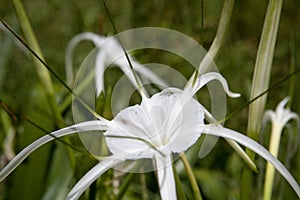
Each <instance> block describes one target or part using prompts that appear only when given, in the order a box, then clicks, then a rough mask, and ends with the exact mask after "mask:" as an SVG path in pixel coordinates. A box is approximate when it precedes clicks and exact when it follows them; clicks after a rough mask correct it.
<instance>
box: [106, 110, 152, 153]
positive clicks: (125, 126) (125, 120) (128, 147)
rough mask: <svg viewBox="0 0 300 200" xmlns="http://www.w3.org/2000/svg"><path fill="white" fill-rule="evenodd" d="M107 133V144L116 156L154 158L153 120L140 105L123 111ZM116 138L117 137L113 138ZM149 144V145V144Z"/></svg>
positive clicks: (111, 123)
mask: <svg viewBox="0 0 300 200" xmlns="http://www.w3.org/2000/svg"><path fill="white" fill-rule="evenodd" d="M109 126H110V128H109V129H108V130H107V132H106V133H105V135H106V136H107V137H106V143H107V146H108V148H109V150H110V151H111V153H112V154H114V155H119V154H124V153H126V154H129V155H128V156H129V157H128V159H139V158H142V157H144V158H152V155H153V153H154V152H156V151H155V150H154V149H152V147H151V145H149V144H150V143H151V142H152V140H151V139H152V138H151V133H152V132H151V131H149V129H150V128H151V120H150V118H149V116H148V115H147V113H146V112H145V110H144V109H142V107H141V106H140V105H135V106H132V107H129V108H126V109H125V110H122V111H121V112H120V113H119V114H118V115H117V116H116V117H115V118H114V120H113V121H111V122H110V125H109ZM112 136H116V137H112ZM146 141H147V142H148V143H149V144H147V142H146Z"/></svg>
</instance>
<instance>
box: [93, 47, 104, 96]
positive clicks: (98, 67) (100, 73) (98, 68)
mask: <svg viewBox="0 0 300 200" xmlns="http://www.w3.org/2000/svg"><path fill="white" fill-rule="evenodd" d="M98 51H99V52H98V53H97V57H96V61H95V82H96V97H98V96H99V95H100V93H101V91H104V71H105V57H106V55H105V53H103V52H102V51H101V50H100V49H99V50H98Z"/></svg>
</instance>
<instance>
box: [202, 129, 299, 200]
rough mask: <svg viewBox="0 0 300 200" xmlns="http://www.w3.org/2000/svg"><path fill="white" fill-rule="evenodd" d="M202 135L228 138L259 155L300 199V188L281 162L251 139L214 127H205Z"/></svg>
mask: <svg viewBox="0 0 300 200" xmlns="http://www.w3.org/2000/svg"><path fill="white" fill-rule="evenodd" d="M204 133H206V134H210V135H215V136H220V137H224V138H228V139H231V140H235V141H237V142H238V143H240V144H242V145H244V146H245V147H247V148H249V149H251V150H252V151H254V152H255V153H257V154H259V155H260V156H261V157H263V158H264V159H266V160H267V161H269V162H270V163H272V165H273V166H274V167H275V168H276V169H277V170H278V172H279V173H280V174H281V175H282V176H283V177H284V178H285V179H286V180H287V181H288V183H289V184H290V185H291V186H292V188H293V189H294V190H295V192H296V193H297V195H298V197H300V187H299V185H298V183H297V182H296V180H295V179H294V177H293V176H292V175H291V174H290V172H289V171H288V170H287V169H286V168H285V166H284V165H283V164H281V162H280V161H279V160H278V159H276V158H275V157H274V156H273V155H272V154H271V153H270V152H269V151H268V150H266V149H265V148H264V147H263V146H262V145H260V144H259V143H257V142H255V141H254V140H252V139H251V138H249V137H247V136H245V135H243V134H241V133H238V132H236V131H233V130H230V129H227V128H224V127H219V126H215V125H206V126H205V131H204Z"/></svg>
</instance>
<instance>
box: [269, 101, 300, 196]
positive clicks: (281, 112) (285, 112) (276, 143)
mask: <svg viewBox="0 0 300 200" xmlns="http://www.w3.org/2000/svg"><path fill="white" fill-rule="evenodd" d="M288 101H289V98H288V97H286V98H284V99H283V100H282V101H281V102H280V103H279V104H278V106H277V107H276V111H275V112H274V111H272V110H267V111H266V112H265V115H264V118H263V121H264V124H265V123H266V121H267V120H269V119H270V120H271V121H272V133H271V137H270V145H269V151H270V153H271V154H272V155H274V156H275V157H277V155H278V151H279V147H280V139H281V134H282V130H283V128H284V127H285V126H286V125H287V123H288V122H289V121H290V120H292V119H294V120H296V121H297V123H298V126H299V124H300V123H299V116H298V115H297V114H296V113H294V112H291V111H290V109H287V108H285V105H286V104H287V102H288ZM298 128H299V127H298ZM274 174H275V169H274V167H273V166H272V165H270V164H269V163H267V167H266V175H265V183H264V199H271V196H272V189H273V181H274Z"/></svg>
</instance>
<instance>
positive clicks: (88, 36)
mask: <svg viewBox="0 0 300 200" xmlns="http://www.w3.org/2000/svg"><path fill="white" fill-rule="evenodd" d="M83 40H90V41H92V42H93V43H94V44H95V45H97V44H99V43H101V42H103V41H104V37H101V36H99V35H96V34H94V33H90V32H85V33H80V34H78V35H76V36H75V37H73V38H72V39H71V41H70V42H69V44H68V46H67V50H66V55H65V70H66V80H67V83H68V84H72V83H73V79H74V74H73V62H72V54H73V50H74V48H75V47H76V45H77V44H78V43H79V42H81V41H83Z"/></svg>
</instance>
